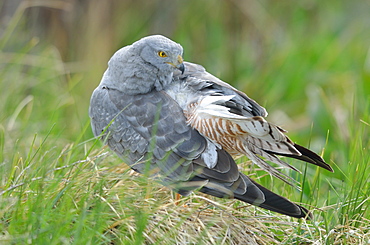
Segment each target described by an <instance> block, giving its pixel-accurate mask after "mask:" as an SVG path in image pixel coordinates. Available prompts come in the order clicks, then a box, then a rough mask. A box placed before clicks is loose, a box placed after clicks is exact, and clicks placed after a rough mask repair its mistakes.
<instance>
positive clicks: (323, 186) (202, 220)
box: [0, 0, 370, 244]
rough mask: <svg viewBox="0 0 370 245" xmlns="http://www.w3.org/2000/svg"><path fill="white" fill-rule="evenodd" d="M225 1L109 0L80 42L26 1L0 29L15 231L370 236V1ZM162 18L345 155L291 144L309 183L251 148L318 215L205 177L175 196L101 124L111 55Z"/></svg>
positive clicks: (2, 199) (9, 225) (302, 132)
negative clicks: (55, 32) (214, 186)
mask: <svg viewBox="0 0 370 245" xmlns="http://www.w3.org/2000/svg"><path fill="white" fill-rule="evenodd" d="M26 2H27V1H26ZM56 3H59V4H60V2H57V1H56ZM217 3H218V4H213V3H208V2H201V1H195V0H194V1H189V2H188V3H187V4H185V3H183V2H177V1H173V2H172V3H171V4H170V7H171V9H172V10H171V11H169V10H163V8H161V4H159V2H157V1H151V2H149V3H147V2H145V4H144V2H140V1H135V2H132V3H131V2H129V1H127V2H126V1H122V3H121V4H116V5H112V4H111V5H107V6H108V7H107V6H105V5H104V4H102V3H99V2H94V3H91V4H90V5H89V6H88V7H89V8H88V9H87V10H86V12H85V13H83V14H81V21H80V22H78V23H76V24H75V25H74V26H73V28H72V29H71V33H72V34H76V33H79V32H80V33H81V34H80V39H79V41H76V40H74V39H73V40H72V39H71V40H70V42H69V44H68V45H67V47H68V49H63V45H61V44H58V42H57V41H56V40H54V39H53V38H51V39H48V38H47V37H49V38H50V36H48V35H45V36H44V35H42V34H35V33H34V32H27V31H26V30H29V28H31V30H33V29H32V28H33V27H30V26H29V25H28V26H27V23H29V21H30V20H33V19H32V16H33V15H32V12H28V11H29V10H30V9H29V8H22V7H20V8H19V9H18V11H17V12H16V13H15V14H14V15H12V16H11V18H10V19H9V20H10V22H9V23H8V25H7V26H6V28H5V29H4V30H3V32H2V34H1V36H0V38H1V39H0V50H1V52H0V98H1V99H0V102H1V103H0V112H1V113H0V244H292V243H293V244H368V243H369V242H370V226H369V223H370V211H369V203H370V201H369V196H370V186H369V185H370V184H369V183H370V179H369V176H370V170H369V168H368V167H367V166H368V164H369V162H370V154H369V149H370V136H369V135H370V116H369V111H370V110H369V109H370V98H369V95H370V53H369V52H370V51H369V43H370V42H369V40H370V35H369V34H368V32H367V29H366V27H367V26H368V24H369V23H370V19H369V17H368V11H367V10H368V8H369V7H368V6H367V5H366V4H365V3H362V2H361V1H353V2H352V3H351V5H349V3H345V2H342V1H327V3H326V4H325V5H322V4H319V3H316V2H314V1H311V2H308V1H305V2H301V3H298V4H297V3H295V2H293V1H286V2H284V3H279V4H278V3H267V2H264V1H261V2H256V1H249V2H248V5H247V7H246V5H245V4H244V3H243V2H242V1H236V0H235V1H218V2H217ZM28 4H31V3H30V2H28ZM23 7H29V6H26V5H23ZM59 7H60V8H61V9H62V8H63V6H59ZM59 7H58V6H56V8H59ZM102 7H104V8H102ZM194 9H197V11H198V12H196V14H195V12H194V11H195V10H194ZM139 10H140V11H139ZM69 11H71V10H69ZM163 11H164V12H163ZM107 13H111V17H112V19H113V21H112V22H109V21H107V19H106V18H104V16H107V15H106V14H107ZM142 13H146V15H143V14H142ZM255 13H259V14H255ZM99 18H101V19H99ZM134 20H135V21H134ZM169 20H171V21H169ZM172 20H173V21H172ZM27 21H28V22H27ZM105 21H106V22H105ZM36 23H37V22H36ZM86 23H90V24H88V25H87V27H86V28H85V26H84V25H86ZM119 23H123V24H125V23H132V24H131V25H132V26H130V28H129V27H128V26H124V28H122V26H121V25H119ZM105 26H109V28H104V27H105ZM36 27H37V26H36ZM57 27H58V26H55V28H56V29H57ZM175 27H176V28H175ZM60 33H62V31H61V32H60ZM71 33H69V34H70V35H72V34H71ZM150 33H163V34H165V35H168V36H170V37H172V38H173V39H174V40H176V41H178V42H180V43H181V44H183V46H184V50H185V55H184V58H185V60H189V61H194V62H198V63H200V64H203V65H204V66H205V67H206V68H207V70H208V71H210V72H211V73H213V74H216V75H217V76H219V77H220V78H222V79H224V80H225V81H228V82H230V83H232V84H233V85H234V86H236V87H237V88H239V89H241V90H243V91H245V92H246V93H247V94H248V95H249V96H250V97H252V98H254V99H256V100H257V101H258V102H259V103H260V104H262V105H264V106H265V107H266V108H267V110H268V111H269V113H270V114H269V117H268V120H269V121H272V122H274V123H276V124H279V125H282V126H283V127H284V128H286V129H288V130H290V132H289V136H290V137H291V138H292V139H293V140H294V141H296V142H298V143H300V144H303V145H305V146H310V148H311V149H313V150H315V151H316V152H318V153H320V154H322V155H323V157H324V158H325V159H326V161H327V162H328V163H330V164H331V165H332V166H333V168H334V170H335V173H329V172H327V171H325V170H320V169H317V168H315V167H312V166H307V165H305V164H304V163H299V162H297V161H294V160H291V163H292V164H294V165H295V166H297V167H298V168H299V169H301V170H302V172H303V174H302V175H300V174H296V173H291V172H288V174H289V175H291V176H293V177H294V178H295V179H296V180H298V181H299V182H300V183H301V187H302V191H301V192H299V191H298V190H296V189H294V188H292V187H290V186H288V185H286V184H284V183H282V182H281V181H279V180H276V179H272V178H271V177H270V176H267V175H266V174H265V173H264V172H263V171H260V170H258V169H254V168H250V166H249V165H248V164H247V163H248V159H246V158H243V157H242V158H240V159H238V162H239V165H240V166H241V167H242V168H243V169H244V171H245V172H246V173H248V174H249V175H250V176H251V177H252V178H254V179H257V180H258V182H259V183H262V184H263V185H265V186H266V187H268V188H270V189H272V190H274V191H275V192H277V193H279V194H281V195H283V196H286V197H288V198H289V199H291V200H293V201H295V202H299V203H302V204H303V205H304V206H306V207H308V208H310V209H312V210H314V220H312V221H303V220H296V219H292V218H288V217H285V216H282V215H277V214H275V213H272V212H269V211H265V210H261V209H258V208H255V207H252V206H249V205H245V204H244V203H241V202H239V201H235V200H223V199H217V198H212V197H210V196H206V195H201V194H199V193H194V194H192V195H190V196H189V197H184V198H182V199H181V200H180V203H179V204H176V203H175V200H174V194H173V193H172V192H171V191H169V190H168V189H166V188H164V187H162V186H160V185H159V184H157V183H155V182H153V181H151V180H148V179H147V178H146V177H145V176H140V175H136V174H133V173H132V172H131V171H130V170H129V169H128V167H127V166H126V165H125V164H123V163H122V162H121V161H120V159H119V158H118V157H116V156H115V155H114V154H112V153H111V152H110V151H109V150H108V149H107V148H104V147H102V144H101V143H100V142H99V141H98V140H96V139H93V136H92V133H91V129H90V127H89V119H88V115H87V108H88V104H89V98H90V95H91V92H92V90H93V89H94V87H96V86H97V84H98V83H99V80H100V78H101V75H102V73H103V71H104V69H105V68H106V62H107V60H108V58H109V56H110V55H111V54H112V53H113V52H114V51H115V50H116V49H118V48H119V47H120V46H123V45H126V44H128V43H131V42H133V41H135V40H136V39H138V38H140V37H142V36H145V35H148V34H150ZM98 34H99V35H98ZM91 37H94V38H91ZM205 37H206V38H205ZM58 40H62V38H59V39H58ZM56 47H57V48H56ZM66 60H67V61H66Z"/></svg>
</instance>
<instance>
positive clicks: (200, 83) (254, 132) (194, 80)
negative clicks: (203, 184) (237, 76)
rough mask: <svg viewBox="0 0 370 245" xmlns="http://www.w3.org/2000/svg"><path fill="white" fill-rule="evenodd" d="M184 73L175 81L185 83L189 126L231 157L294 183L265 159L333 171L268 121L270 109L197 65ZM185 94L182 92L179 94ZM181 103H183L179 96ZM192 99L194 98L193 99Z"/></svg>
mask: <svg viewBox="0 0 370 245" xmlns="http://www.w3.org/2000/svg"><path fill="white" fill-rule="evenodd" d="M185 67H186V70H185V73H184V74H179V73H178V74H175V78H176V79H178V80H179V81H180V82H179V84H185V87H186V88H185V89H184V88H183V91H185V92H183V93H185V94H186V93H188V94H193V96H191V95H189V97H190V99H189V98H188V99H187V100H186V102H185V103H180V105H181V107H182V108H183V110H184V111H185V115H186V117H187V120H188V123H189V124H190V125H191V126H192V127H193V128H195V129H197V130H198V131H199V132H200V133H201V134H202V135H204V136H205V137H207V138H209V139H211V140H212V141H214V142H216V143H218V144H220V145H221V146H222V147H223V148H224V149H226V150H227V151H228V152H229V153H231V154H243V155H247V156H248V157H249V158H250V159H251V160H252V161H253V162H254V163H256V164H257V165H258V166H260V167H261V168H263V169H264V170H266V171H267V172H269V173H270V174H272V175H273V176H275V177H277V178H280V179H282V180H283V181H285V182H287V183H289V184H291V181H292V179H291V178H290V177H288V176H286V175H284V174H283V173H281V172H280V171H278V170H276V169H275V168H273V167H272V166H270V165H269V164H268V163H267V162H265V161H264V160H263V159H262V158H261V157H263V158H265V159H266V160H268V161H271V162H274V163H276V164H278V165H281V166H283V167H288V168H291V169H293V170H297V169H296V168H294V167H293V166H291V165H289V164H287V163H285V162H284V161H281V160H280V159H279V158H277V157H276V156H275V154H276V155H283V156H288V157H292V158H296V159H299V160H303V161H306V162H309V163H312V164H315V165H317V166H320V167H323V168H325V169H327V170H329V171H332V168H331V167H330V166H329V165H328V164H327V163H325V161H324V160H323V159H322V158H321V157H320V156H318V155H317V154H316V153H314V152H312V151H310V150H308V149H306V148H304V147H302V146H300V145H297V144H295V143H293V142H292V141H291V140H290V139H289V138H288V137H287V136H286V135H285V132H286V131H285V130H284V129H282V128H280V127H278V126H276V125H273V124H271V123H269V122H267V121H266V120H265V119H264V117H265V116H266V115H267V112H266V110H265V109H264V108H263V107H261V106H259V105H258V104H257V103H256V102H255V101H253V100H252V99H250V98H248V97H247V96H246V95H245V94H244V93H242V92H240V91H238V90H236V89H235V88H233V87H232V86H230V85H229V84H227V83H225V82H222V81H221V80H219V79H218V78H216V77H214V76H212V75H211V74H209V73H208V72H206V71H205V69H204V68H203V67H202V66H200V65H197V64H192V63H188V62H187V63H186V64H185ZM187 91H189V92H187ZM177 94H181V93H177ZM177 94H175V95H173V96H174V97H177V98H178V99H177V100H181V98H180V96H179V95H177ZM191 98H192V99H191Z"/></svg>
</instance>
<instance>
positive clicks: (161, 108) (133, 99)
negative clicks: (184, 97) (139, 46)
mask: <svg viewBox="0 0 370 245" xmlns="http://www.w3.org/2000/svg"><path fill="white" fill-rule="evenodd" d="M89 113H90V117H91V122H92V128H93V132H94V134H95V135H96V136H98V135H100V134H102V133H103V135H104V136H103V139H104V140H105V141H106V143H107V144H108V145H109V146H110V148H111V149H112V150H113V151H115V152H116V153H117V154H118V155H119V156H120V157H122V158H123V159H124V160H125V161H126V163H127V164H129V165H130V166H131V167H132V168H133V169H135V170H137V171H139V172H143V171H144V170H145V169H146V168H148V169H149V170H150V171H154V172H156V171H158V172H159V173H160V174H161V175H163V176H165V178H168V179H173V180H178V181H181V180H186V179H188V178H189V174H191V172H192V164H191V161H192V160H193V159H195V158H198V157H199V156H200V155H201V153H202V152H203V151H204V150H205V148H206V146H207V142H206V140H205V139H204V138H203V137H202V136H201V135H200V134H199V133H198V132H197V131H195V130H193V129H191V128H190V127H189V126H188V125H186V123H185V118H184V115H183V112H182V110H181V109H180V108H179V107H178V105H177V104H176V103H174V102H173V100H172V99H171V98H170V97H169V96H167V95H166V94H165V93H163V92H157V91H154V92H152V93H148V94H145V95H133V96H130V95H125V94H123V93H122V92H120V91H118V90H115V89H110V88H108V87H107V86H99V87H98V88H97V89H96V90H95V91H94V93H93V96H92V98H91V104H90V112H89ZM107 125H109V127H108V128H107V129H106V126H107Z"/></svg>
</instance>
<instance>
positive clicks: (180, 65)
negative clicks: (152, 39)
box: [166, 55, 185, 74]
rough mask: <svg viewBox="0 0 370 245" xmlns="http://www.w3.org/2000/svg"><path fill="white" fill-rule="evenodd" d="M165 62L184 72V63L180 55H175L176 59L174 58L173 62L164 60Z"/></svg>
mask: <svg viewBox="0 0 370 245" xmlns="http://www.w3.org/2000/svg"><path fill="white" fill-rule="evenodd" d="M166 63H168V64H170V65H172V66H173V67H175V68H177V69H179V70H180V71H181V74H184V71H185V65H184V60H183V59H182V57H181V55H178V56H177V60H176V62H175V64H174V63H172V62H166Z"/></svg>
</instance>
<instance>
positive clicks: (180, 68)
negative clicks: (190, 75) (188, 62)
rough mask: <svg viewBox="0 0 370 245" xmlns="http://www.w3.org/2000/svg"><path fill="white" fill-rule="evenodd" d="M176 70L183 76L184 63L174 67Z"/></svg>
mask: <svg viewBox="0 0 370 245" xmlns="http://www.w3.org/2000/svg"><path fill="white" fill-rule="evenodd" d="M176 68H177V69H179V70H180V71H181V74H184V71H185V65H184V63H181V64H180V65H178V66H176Z"/></svg>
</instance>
